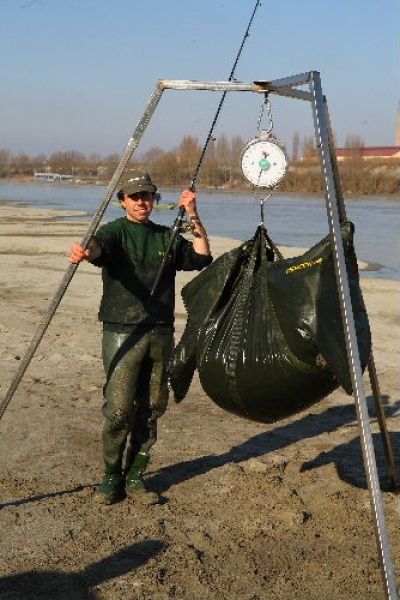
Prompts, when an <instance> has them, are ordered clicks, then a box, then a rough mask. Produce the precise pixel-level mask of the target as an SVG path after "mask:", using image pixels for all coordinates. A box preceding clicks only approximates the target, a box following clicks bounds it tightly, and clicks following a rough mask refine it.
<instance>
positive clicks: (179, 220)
mask: <svg viewBox="0 0 400 600" xmlns="http://www.w3.org/2000/svg"><path fill="white" fill-rule="evenodd" d="M259 6H261V0H257V2H256V4H255V6H254V9H253V12H252V14H251V17H250V21H249V23H248V25H247V29H246V31H245V33H244V36H243V38H242V42H241V44H240V48H239V51H238V53H237V55H236V58H235V61H234V63H233V67H232V70H231V72H230V75H229V79H228V81H232V80H233V78H234V74H235V71H236V67H237V64H238V62H239V58H240V55H241V54H242V51H243V48H244V45H245V42H246V39H247V38H248V37H249V35H250V34H249V31H250V27H251V25H252V23H253V20H254V17H255V14H256V11H257V9H258V7H259ZM226 94H227V91H226V90H225V91H224V93H223V94H222V97H221V100H220V101H219V104H218V107H217V111H216V113H215V115H214V119H213V121H212V124H211V127H210V131H209V132H208V135H207V138H206V141H205V144H204V146H203V149H202V151H201V154H200V157H199V160H198V163H197V166H196V169H195V171H194V174H193V177H192V181H191V182H190V186H189V190H190V191H191V192H194V191H195V184H196V180H197V177H198V175H199V172H200V168H201V165H202V163H203V159H204V156H205V154H206V151H207V148H208V145H209V143H210V141H211V140H212V139H213V132H214V128H215V125H216V123H217V121H218V117H219V114H220V112H221V109H222V105H223V104H224V102H225V97H226ZM184 215H185V209H184V207H183V206H181V207H180V208H179V211H178V215H177V217H176V219H175V221H174V223H173V225H172V227H171V237H170V240H169V243H168V246H167V249H166V251H165V254H164V257H163V260H162V263H161V265H160V268H159V270H158V273H157V277H156V279H155V281H154V284H153V287H152V289H151V292H150V296H151V297H153V296H154V294H155V293H156V291H157V288H158V285H159V283H160V280H161V277H162V276H163V273H164V271H165V267H166V264H167V261H168V258H169V255H170V252H171V249H172V246H173V244H174V242H175V238H176V236H177V235H178V233H179V231H180V230H181V227H182V221H183V217H184Z"/></svg>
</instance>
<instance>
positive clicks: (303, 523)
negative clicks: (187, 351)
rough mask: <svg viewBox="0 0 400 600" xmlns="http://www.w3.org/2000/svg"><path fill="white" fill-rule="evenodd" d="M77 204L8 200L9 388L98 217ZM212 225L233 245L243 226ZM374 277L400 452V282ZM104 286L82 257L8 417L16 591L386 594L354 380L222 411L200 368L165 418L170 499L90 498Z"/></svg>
mask: <svg viewBox="0 0 400 600" xmlns="http://www.w3.org/2000/svg"><path fill="white" fill-rule="evenodd" d="M70 214H71V213H70V212H69V213H64V214H63V213H61V212H60V211H50V210H45V209H43V210H38V209H32V208H26V207H22V206H15V205H14V204H13V205H7V204H1V205H0V262H1V265H0V281H1V285H0V308H1V311H0V333H1V337H0V368H1V378H0V394H1V398H3V396H4V394H5V392H6V390H7V388H8V385H9V384H10V383H11V380H12V376H13V373H15V371H16V369H17V368H18V364H19V361H20V359H21V357H22V356H23V354H24V353H25V351H26V349H27V346H28V344H29V342H30V340H31V339H32V336H33V334H34V332H35V329H36V326H37V323H38V321H39V319H40V317H41V315H42V314H44V313H45V312H47V308H48V305H49V302H50V300H51V299H52V297H53V295H54V293H55V291H56V289H57V288H58V285H59V283H60V281H61V279H62V276H63V274H64V272H65V270H66V268H67V266H68V263H67V261H66V254H67V250H68V248H69V246H70V243H71V242H72V241H74V240H79V239H81V238H82V236H83V233H84V232H85V229H86V227H87V223H84V222H83V221H73V222H71V221H65V220H63V219H62V216H67V215H70ZM78 216H79V215H78ZM155 220H156V216H155ZM211 243H212V247H213V253H214V255H216V256H217V255H219V254H221V253H222V252H225V251H227V250H229V249H230V248H232V247H234V246H236V245H237V244H238V243H239V242H238V241H235V240H228V239H224V238H211ZM282 251H283V254H284V255H286V256H287V255H289V253H290V255H293V254H296V253H298V252H297V251H296V250H295V249H290V251H289V249H285V248H283V249H282ZM361 258H362V257H361ZM361 267H365V265H364V264H363V263H361ZM191 276H192V275H191V274H187V273H186V274H179V276H178V280H177V307H176V337H177V339H179V336H180V335H181V333H182V330H183V327H184V324H185V311H184V308H183V305H182V301H181V300H180V295H179V289H180V288H181V287H182V285H183V284H184V283H186V281H188V279H189V278H190V277H191ZM361 283H362V288H363V293H364V297H365V302H366V305H367V309H368V313H369V317H370V323H371V330H372V336H373V347H374V355H375V361H376V365H377V370H378V376H379V382H380V386H381V390H382V393H383V395H384V400H385V406H386V411H387V415H388V425H389V428H390V430H391V431H392V432H394V433H393V442H394V447H395V450H396V456H397V459H398V457H399V448H400V433H399V416H398V415H399V413H400V397H399V379H398V365H399V346H398V331H399V330H398V316H399V315H398V312H399V283H398V282H395V281H391V280H384V279H374V278H368V279H367V278H362V280H361ZM100 292H101V279H100V276H99V270H97V269H96V268H95V267H93V266H91V265H88V264H82V265H81V266H80V267H79V268H78V270H77V272H76V274H75V277H74V278H73V280H72V282H71V284H70V287H69V289H68V291H67V293H66V295H65V297H64V298H63V300H62V302H61V305H60V307H59V309H58V311H57V313H56V315H55V317H54V319H53V321H52V323H51V325H50V327H49V329H48V331H47V332H46V335H45V337H44V339H43V341H42V343H41V345H40V346H39V348H38V350H37V353H36V355H35V357H34V359H33V361H32V363H31V365H30V367H29V369H28V370H27V372H26V374H25V376H24V378H23V380H22V382H21V384H20V387H19V389H18V391H17V392H16V394H15V397H14V398H13V400H12V402H11V404H10V406H9V408H8V410H7V411H6V413H5V415H4V417H3V419H2V421H1V422H0V449H1V453H2V457H3V458H2V461H1V467H0V480H1V487H0V507H1V510H0V522H1V531H2V536H1V538H2V543H1V550H0V559H1V560H0V597H1V598H2V600H3V599H7V600H8V599H13V600H16V599H17V598H19V599H20V598H27V599H28V598H29V599H34V600H35V599H38V598H49V600H50V599H51V600H52V599H56V598H57V599H59V598H65V599H67V598H68V600H74V599H75V598H91V599H96V600H102V599H107V600H109V599H113V600H114V599H120V598H121V599H122V598H124V599H126V598H129V599H136V598H137V599H141V600H158V599H160V600H164V599H179V600H194V599H199V600H200V599H201V600H206V599H216V600H219V599H225V598H226V599H227V598H229V599H230V600H232V599H235V600H239V599H240V600H242V599H246V600H257V599H260V600H261V599H263V600H265V599H268V600H275V599H276V598H280V600H292V599H294V598H296V599H297V600H298V599H300V600H310V599H317V598H318V599H319V598H320V597H321V596H323V597H327V598H329V599H330V600H339V599H340V600H349V599H350V598H351V599H352V600H373V599H374V600H376V599H381V598H382V599H383V598H384V593H383V587H382V583H381V575H380V568H379V564H378V555H377V550H376V542H375V537H374V530H373V523H372V518H371V511H370V505H369V494H368V491H367V489H366V482H365V475H364V468H363V462H362V457H361V451H360V446H359V441H358V428H357V422H356V417H355V410H354V403H353V399H352V397H349V396H347V395H346V394H345V393H344V392H342V391H340V390H339V391H337V392H335V393H333V394H331V395H330V396H329V397H327V398H326V399H325V400H323V401H322V402H320V403H319V404H317V405H315V406H314V407H312V408H311V409H309V410H308V411H307V412H304V413H301V414H299V415H296V416H295V417H292V418H290V419H286V420H284V421H280V422H278V423H275V424H272V425H264V424H259V423H253V422H250V421H246V420H244V419H240V418H238V417H236V416H233V415H231V414H229V413H226V412H223V411H222V410H221V409H219V408H218V407H217V406H215V405H214V404H213V403H212V402H211V401H210V400H209V399H208V398H207V397H206V395H205V394H204V392H203V391H202V389H201V387H200V385H199V382H198V380H197V379H195V381H194V382H193V384H192V387H191V389H190V392H189V395H188V397H187V398H186V399H185V400H184V401H183V403H182V404H180V405H176V404H174V402H173V401H172V399H171V402H170V405H169V408H168V411H167V413H166V414H165V415H164V417H163V418H162V419H161V420H160V426H159V441H158V443H157V445H156V446H155V448H154V451H153V455H152V462H151V465H150V468H149V470H148V482H149V486H150V488H151V489H153V490H155V491H157V492H158V493H159V494H160V497H161V502H160V504H157V505H154V506H146V505H145V503H144V502H135V503H133V502H131V501H128V500H124V501H122V502H120V503H118V504H117V505H115V506H113V507H101V506H98V505H95V504H94V503H93V502H92V495H93V490H94V487H95V485H96V484H97V483H98V482H99V480H100V478H101V474H102V471H101V448H100V431H101V423H102V418H101V413H100V407H101V404H102V389H101V388H102V381H103V374H102V367H101V360H100V334H101V332H100V325H99V323H98V321H97V308H98V303H99V298H100ZM365 386H366V391H367V395H368V396H369V400H368V402H369V405H370V407H371V415H372V429H373V437H374V441H376V453H377V459H378V467H379V473H380V476H381V481H382V487H383V490H384V491H383V502H384V507H385V514H386V516H387V521H388V529H389V535H390V540H391V546H392V551H393V556H394V562H395V567H396V574H397V576H399V573H400V544H399V542H400V530H399V515H398V512H397V511H398V499H397V500H396V497H395V496H394V494H393V493H392V492H391V491H390V490H389V485H388V479H387V474H386V468H385V460H384V455H383V450H382V446H381V443H380V436H379V433H378V432H379V428H378V426H377V422H376V418H375V416H374V409H373V402H372V401H371V398H370V394H371V391H370V386H369V381H368V377H367V376H365ZM396 504H397V506H396Z"/></svg>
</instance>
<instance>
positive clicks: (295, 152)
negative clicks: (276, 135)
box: [292, 131, 300, 160]
mask: <svg viewBox="0 0 400 600" xmlns="http://www.w3.org/2000/svg"><path fill="white" fill-rule="evenodd" d="M299 158H300V134H299V132H298V131H295V132H294V134H293V140H292V160H299Z"/></svg>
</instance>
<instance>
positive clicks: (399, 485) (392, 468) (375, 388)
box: [368, 352, 400, 493]
mask: <svg viewBox="0 0 400 600" xmlns="http://www.w3.org/2000/svg"><path fill="white" fill-rule="evenodd" d="M368 374H369V380H370V382H371V388H372V394H373V396H374V401H375V408H376V413H377V419H378V423H379V429H380V430H381V435H382V442H383V447H384V450H385V455H386V460H387V464H388V473H389V476H390V478H391V480H392V482H393V485H394V488H395V491H396V492H397V493H400V476H399V472H398V470H397V467H396V463H395V460H394V455H393V448H392V442H391V440H390V434H389V431H388V428H387V425H386V417H385V410H384V408H383V403H382V395H381V391H380V388H379V382H378V376H377V373H376V368H375V361H374V356H373V354H372V352H371V357H370V359H369V363H368Z"/></svg>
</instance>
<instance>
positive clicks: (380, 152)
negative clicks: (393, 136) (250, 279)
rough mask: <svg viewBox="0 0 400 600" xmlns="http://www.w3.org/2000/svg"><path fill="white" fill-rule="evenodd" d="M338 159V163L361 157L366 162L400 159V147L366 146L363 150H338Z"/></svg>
mask: <svg viewBox="0 0 400 600" xmlns="http://www.w3.org/2000/svg"><path fill="white" fill-rule="evenodd" d="M336 157H337V159H338V161H343V160H348V159H349V158H354V157H360V158H362V159H365V160H370V159H382V158H383V159H387V160H390V159H392V158H397V159H400V145H399V146H364V147H361V148H336Z"/></svg>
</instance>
